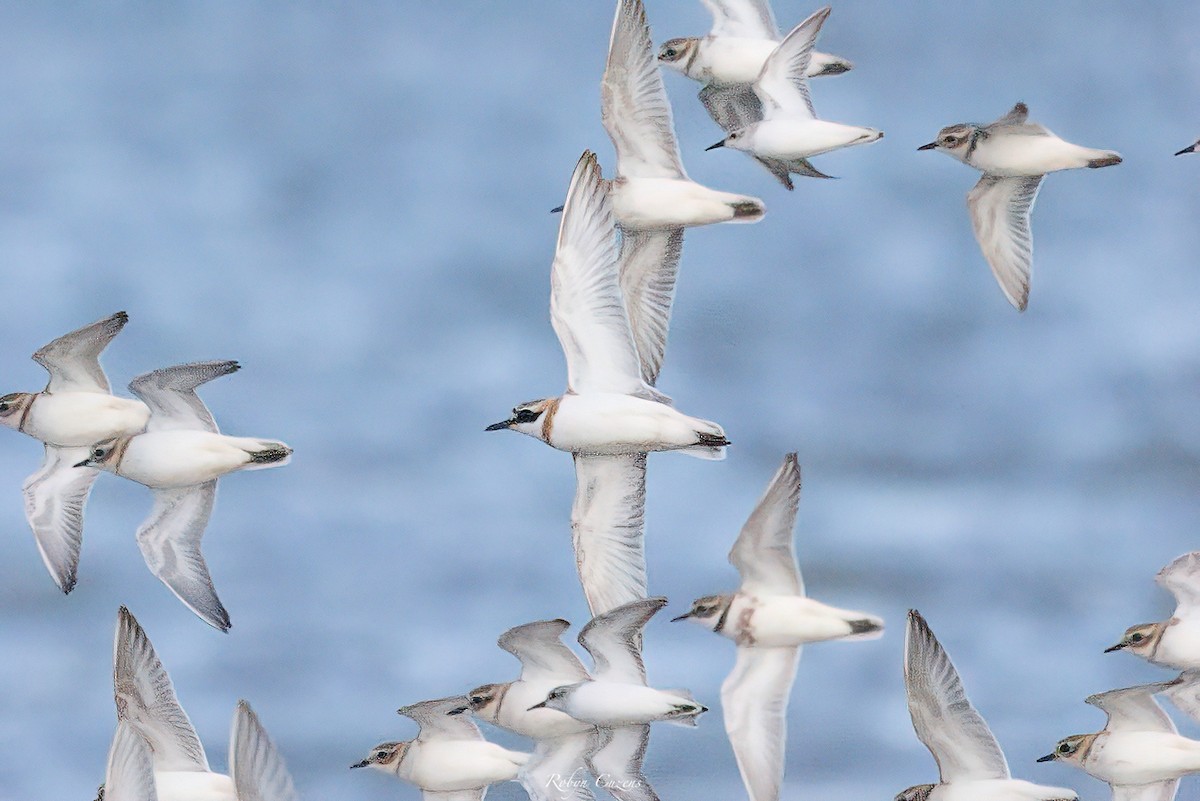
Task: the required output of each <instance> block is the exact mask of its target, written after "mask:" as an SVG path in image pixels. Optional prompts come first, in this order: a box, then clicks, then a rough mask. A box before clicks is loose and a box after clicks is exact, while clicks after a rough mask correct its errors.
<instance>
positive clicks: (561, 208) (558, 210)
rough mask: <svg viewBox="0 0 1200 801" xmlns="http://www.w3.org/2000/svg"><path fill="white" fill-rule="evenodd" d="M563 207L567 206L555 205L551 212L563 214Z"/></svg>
mask: <svg viewBox="0 0 1200 801" xmlns="http://www.w3.org/2000/svg"><path fill="white" fill-rule="evenodd" d="M563 208H565V207H564V206H555V207H554V208H552V209H550V213H551V214H561V213H562V210H563Z"/></svg>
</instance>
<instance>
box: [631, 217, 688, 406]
mask: <svg viewBox="0 0 1200 801" xmlns="http://www.w3.org/2000/svg"><path fill="white" fill-rule="evenodd" d="M682 254H683V229H682V228H666V229H662V230H656V231H622V233H621V256H620V267H619V270H618V272H619V275H620V285H621V297H622V298H624V301H625V312H626V314H627V315H628V318H629V327H630V330H631V331H632V333H633V343H634V347H635V349H636V350H637V356H638V362H639V363H640V365H641V375H642V381H643V382H645V383H646V384H647V385H648V386H651V387H652V386H654V384H655V382H657V381H658V373H659V370H661V369H662V364H663V357H664V354H665V353H666V350H667V329H668V327H669V326H670V322H671V305H672V304H673V303H674V301H675V279H676V277H677V276H678V275H679V258H680V256H681V255H682Z"/></svg>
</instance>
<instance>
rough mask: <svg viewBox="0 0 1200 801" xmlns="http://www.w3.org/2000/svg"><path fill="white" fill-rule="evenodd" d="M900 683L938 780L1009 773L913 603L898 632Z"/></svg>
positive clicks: (939, 645)
mask: <svg viewBox="0 0 1200 801" xmlns="http://www.w3.org/2000/svg"><path fill="white" fill-rule="evenodd" d="M904 688H905V691H906V692H907V694H908V712H909V714H910V715H911V716H912V722H913V729H915V730H916V733H917V737H918V739H920V741H921V742H922V743H924V744H925V747H926V748H928V749H929V752H930V753H931V754H933V758H934V759H935V760H937V764H938V770H939V772H940V774H941V780H942V782H954V781H960V780H973V779H1007V778H1009V772H1008V761H1007V760H1006V759H1005V758H1004V752H1003V751H1001V750H1000V744H999V743H997V742H996V738H995V736H994V735H993V734H992V730H991V729H989V728H988V725H987V722H986V721H984V719H983V717H982V716H980V714H979V713H978V712H977V711H975V707H973V706H971V701H970V699H968V698H967V693H966V690H964V689H963V685H962V679H960V678H959V676H958V671H957V670H955V669H954V663H953V662H951V661H950V657H949V656H947V654H946V651H945V650H944V649H943V648H942V645H941V643H939V642H938V640H937V637H935V636H934V635H933V631H932V630H931V629H930V628H929V624H928V623H926V622H925V618H923V617H921V614H920V613H919V612H917V611H916V610H915V609H913V610H909V613H908V631H907V632H906V633H905V636H904Z"/></svg>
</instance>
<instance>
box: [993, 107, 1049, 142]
mask: <svg viewBox="0 0 1200 801" xmlns="http://www.w3.org/2000/svg"><path fill="white" fill-rule="evenodd" d="M979 127H980V129H981V130H982V131H983V132H984V134H994V133H1008V134H1018V135H1023V136H1046V135H1048V134H1049V133H1050V131H1048V130H1047V129H1046V128H1045V127H1044V126H1042V125H1041V124H1039V123H1036V122H1029V107H1028V106H1026V105H1025V104H1024V103H1017V104H1016V105H1015V106H1013V107H1012V109H1011V110H1010V111H1009V112H1008V113H1007V114H1005V115H1004V116H1003V117H1001V118H1000V119H998V120H995V121H993V122H989V123H988V124H987V125H981V126H979Z"/></svg>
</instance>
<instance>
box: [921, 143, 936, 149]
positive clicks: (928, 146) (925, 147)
mask: <svg viewBox="0 0 1200 801" xmlns="http://www.w3.org/2000/svg"><path fill="white" fill-rule="evenodd" d="M935 147H937V142H930V143H929V144H927V145H921V146H920V147H918V148H917V150H933V149H934V148H935Z"/></svg>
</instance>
